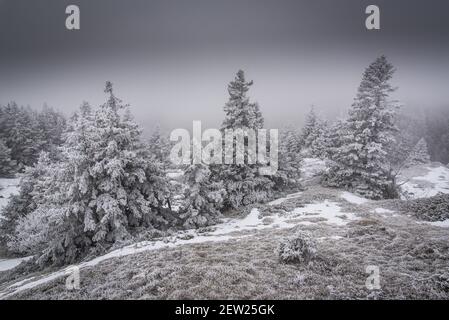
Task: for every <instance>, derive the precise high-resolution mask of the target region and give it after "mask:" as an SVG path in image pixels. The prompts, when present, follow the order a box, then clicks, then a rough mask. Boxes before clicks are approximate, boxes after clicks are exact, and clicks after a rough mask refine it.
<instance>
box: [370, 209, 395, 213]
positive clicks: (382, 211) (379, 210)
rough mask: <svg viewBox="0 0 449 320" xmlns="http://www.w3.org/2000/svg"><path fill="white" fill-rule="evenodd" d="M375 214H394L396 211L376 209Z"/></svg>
mask: <svg viewBox="0 0 449 320" xmlns="http://www.w3.org/2000/svg"><path fill="white" fill-rule="evenodd" d="M373 212H374V213H379V214H383V213H394V211H392V210H389V209H384V208H376V209H374V210H373Z"/></svg>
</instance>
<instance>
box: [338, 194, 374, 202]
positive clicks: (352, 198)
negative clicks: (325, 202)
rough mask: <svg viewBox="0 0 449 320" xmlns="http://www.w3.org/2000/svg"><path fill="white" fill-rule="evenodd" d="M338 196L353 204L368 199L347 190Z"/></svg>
mask: <svg viewBox="0 0 449 320" xmlns="http://www.w3.org/2000/svg"><path fill="white" fill-rule="evenodd" d="M340 197H341V198H342V199H344V200H346V201H348V202H350V203H353V204H364V203H366V202H368V201H369V200H368V199H365V198H362V197H359V196H357V195H355V194H353V193H350V192H347V191H344V192H342V194H341V195H340Z"/></svg>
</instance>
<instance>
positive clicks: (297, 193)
mask: <svg viewBox="0 0 449 320" xmlns="http://www.w3.org/2000/svg"><path fill="white" fill-rule="evenodd" d="M301 194H302V192H296V193H292V194H289V195H288V196H286V197H285V198H279V199H276V200H273V201H271V202H268V205H269V206H275V205H279V204H281V203H283V202H284V201H286V200H289V199H295V198H299V197H300V196H301Z"/></svg>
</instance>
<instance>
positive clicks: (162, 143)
mask: <svg viewBox="0 0 449 320" xmlns="http://www.w3.org/2000/svg"><path fill="white" fill-rule="evenodd" d="M148 148H149V151H150V153H151V154H153V155H154V156H155V157H156V159H157V160H158V161H159V162H160V163H162V164H163V166H164V169H166V168H168V167H169V166H170V164H171V162H170V158H169V155H170V141H169V140H168V136H164V135H163V134H162V133H161V130H160V128H159V126H156V128H155V129H154V130H153V132H152V133H151V136H150V138H149V139H148Z"/></svg>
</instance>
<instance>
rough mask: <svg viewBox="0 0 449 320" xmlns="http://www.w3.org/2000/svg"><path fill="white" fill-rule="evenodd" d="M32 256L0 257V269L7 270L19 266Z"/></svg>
mask: <svg viewBox="0 0 449 320" xmlns="http://www.w3.org/2000/svg"><path fill="white" fill-rule="evenodd" d="M31 258H32V257H24V258H16V259H0V271H6V270H10V269H13V268H15V267H17V266H18V265H19V264H21V263H22V262H23V261H27V260H29V259H31Z"/></svg>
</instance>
